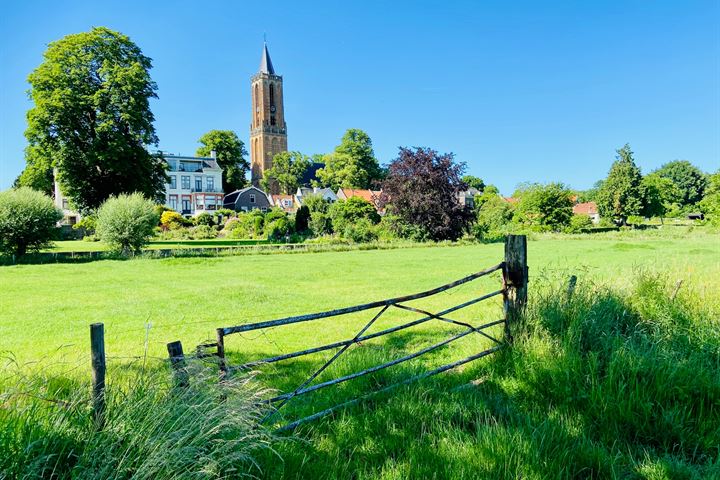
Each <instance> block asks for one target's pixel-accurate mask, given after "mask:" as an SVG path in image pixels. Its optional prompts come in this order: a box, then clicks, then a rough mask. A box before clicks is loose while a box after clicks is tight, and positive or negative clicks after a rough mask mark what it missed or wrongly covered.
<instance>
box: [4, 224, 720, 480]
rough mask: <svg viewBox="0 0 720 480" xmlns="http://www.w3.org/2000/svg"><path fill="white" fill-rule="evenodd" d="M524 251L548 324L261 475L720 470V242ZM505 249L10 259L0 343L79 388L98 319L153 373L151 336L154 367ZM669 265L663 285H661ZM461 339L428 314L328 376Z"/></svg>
mask: <svg viewBox="0 0 720 480" xmlns="http://www.w3.org/2000/svg"><path fill="white" fill-rule="evenodd" d="M528 256H529V264H530V279H531V281H530V286H529V293H530V298H531V302H532V304H533V306H532V308H531V310H530V317H531V318H530V324H531V325H533V328H534V329H537V332H536V333H534V334H532V335H531V336H530V337H529V340H527V341H525V340H520V341H519V342H518V345H517V347H516V348H514V349H513V350H512V351H507V352H505V353H502V354H500V355H497V356H495V357H490V358H487V359H482V360H478V361H476V362H474V363H472V364H469V365H467V366H466V367H463V368H460V369H458V370H457V371H453V372H448V373H445V374H442V375H440V376H438V377H435V378H434V379H430V380H426V381H423V382H421V383H420V384H418V385H415V386H413V387H402V388H401V389H400V390H399V391H397V392H395V393H394V394H387V395H384V396H382V397H380V398H378V399H375V400H372V401H370V402H367V403H365V404H363V405H361V406H359V407H354V408H351V409H349V410H347V411H345V412H341V413H339V414H337V415H336V416H335V417H333V418H329V419H325V420H321V421H318V422H315V423H313V424H309V425H307V426H303V427H301V428H300V429H299V430H298V431H297V432H296V435H295V436H291V437H288V438H287V439H280V440H276V441H273V442H272V445H273V448H274V449H275V451H276V452H277V455H276V454H274V453H269V452H267V451H260V452H259V453H257V455H258V462H259V468H260V469H259V470H254V473H255V474H257V475H260V476H262V477H265V478H348V477H354V478H398V479H400V478H433V477H434V478H519V477H522V478H538V479H539V478H648V479H661V478H712V475H715V474H718V473H720V463H718V447H717V445H718V444H720V441H716V440H720V422H718V420H720V403H719V402H720V400H719V399H720V382H719V381H718V379H717V378H715V377H714V375H716V374H717V372H720V341H719V339H718V334H717V330H718V328H717V325H716V324H715V326H712V324H711V323H709V322H712V321H714V322H717V316H716V315H717V312H718V311H720V305H718V303H717V292H718V291H720V240H719V238H718V236H717V234H712V233H708V232H704V231H702V230H698V229H696V230H694V231H692V232H690V231H688V230H686V229H674V230H672V231H670V232H668V231H647V232H613V233H608V234H602V235H595V236H592V237H588V236H582V235H579V236H551V235H549V236H543V237H540V238H538V239H537V240H533V241H530V242H529V244H528ZM501 260H502V245H500V244H491V245H468V246H452V247H450V246H445V247H440V246H438V247H429V248H428V247H424V248H402V249H395V250H369V251H348V252H327V253H308V254H276V255H246V256H237V257H215V258H213V257H196V258H166V259H149V258H139V259H134V260H127V261H120V260H103V261H96V262H88V263H78V264H74V263H64V264H63V263H60V264H44V265H17V266H9V267H2V268H0V285H2V290H1V291H0V293H1V296H0V325H2V336H0V350H3V351H9V352H12V355H14V357H15V358H16V359H17V361H18V362H19V363H20V364H27V365H28V366H27V368H28V369H32V368H33V365H34V362H37V361H39V362H41V363H42V364H49V365H53V368H57V369H58V371H59V372H62V373H63V375H66V376H71V377H74V378H81V379H86V378H87V377H88V376H89V360H88V356H89V345H88V336H89V334H88V325H89V324H90V323H93V322H104V323H105V326H106V333H105V336H106V351H107V355H108V356H109V362H110V365H111V367H110V368H111V372H110V375H111V376H112V375H113V374H114V373H113V372H118V371H120V370H119V368H120V366H121V365H125V366H138V365H140V364H141V362H142V360H141V359H136V358H133V357H142V356H143V355H144V351H145V340H146V334H147V335H148V336H147V340H148V343H147V349H148V355H149V356H150V357H152V358H151V359H150V360H149V364H150V365H160V364H161V363H160V360H159V359H161V358H165V357H166V355H167V354H166V350H165V345H166V343H167V342H170V341H174V340H181V341H182V342H183V345H184V346H185V349H186V351H188V350H192V348H193V347H194V346H195V345H197V344H198V343H200V342H202V341H205V340H207V339H211V338H213V337H214V331H215V328H216V327H221V326H230V325H236V324H241V323H246V322H251V321H258V320H267V319H272V318H276V317H281V316H286V315H295V314H302V313H309V312H314V311H319V310H325V309H331V308H337V307H342V306H347V305H352V304H356V303H363V302H368V301H372V300H379V299H382V298H387V297H392V296H396V295H403V294H408V293H414V292H418V291H421V290H425V289H428V288H432V287H435V286H438V285H441V284H444V283H447V282H449V281H452V280H455V279H457V278H459V277H462V276H465V275H467V274H470V273H473V272H475V271H478V270H480V269H482V268H485V267H488V266H490V265H493V264H496V263H498V262H499V261H501ZM658 273H659V274H660V276H661V277H662V278H661V280H660V281H656V280H651V279H652V278H654V277H653V276H652V275H654V274H658ZM571 274H575V275H577V276H578V277H579V286H578V294H577V300H576V301H574V302H575V303H572V304H558V302H557V301H556V299H557V298H560V297H561V295H560V297H558V295H556V294H553V292H557V291H562V288H563V284H564V282H565V281H566V280H567V278H568V277H569V275H571ZM648 274H650V276H647V275H648ZM638 278H641V279H642V278H645V279H646V280H643V281H640V282H638ZM648 279H650V280H648ZM678 279H682V280H683V282H684V283H683V287H682V289H681V293H680V296H679V297H678V300H677V302H676V303H673V302H671V301H670V300H668V299H667V298H668V295H669V291H670V290H671V287H672V285H673V284H674V283H675V281H676V280H678ZM499 285H500V279H499V274H494V275H492V276H490V277H485V278H483V279H480V280H478V281H476V282H471V283H469V284H465V285H463V286H461V287H459V288H457V289H454V290H451V291H449V292H446V293H443V294H440V295H437V296H435V297H431V298H428V299H424V300H420V301H417V302H414V303H413V305H414V306H416V307H419V308H423V309H427V310H431V311H436V310H440V309H442V308H445V307H448V306H451V305H454V304H457V303H460V302H462V301H464V300H468V299H470V298H472V297H473V296H477V295H478V294H479V293H482V292H488V291H491V290H494V289H497V288H499ZM608 288H609V289H610V290H608ZM617 292H628V293H627V294H624V293H617ZM685 309H686V310H687V311H686V310H685ZM371 313H372V312H365V313H362V314H354V315H350V316H346V317H337V318H330V319H326V320H320V321H317V322H308V323H303V324H298V325H293V326H286V327H277V328H274V329H270V330H267V331H265V332H264V333H260V332H249V333H247V334H244V335H242V336H241V335H234V336H231V337H228V339H227V340H226V349H227V351H228V355H229V359H230V361H231V362H232V363H237V362H240V361H244V360H247V359H255V358H261V357H264V356H266V355H270V354H279V353H286V352H290V351H293V350H297V349H301V348H307V347H312V346H316V345H320V344H322V343H327V342H330V341H336V340H342V339H346V338H351V337H352V336H353V335H354V334H355V333H356V332H357V330H358V329H359V328H360V327H361V326H363V325H364V324H365V322H367V320H369V318H370V317H371ZM501 314H502V311H501V305H500V302H499V300H498V299H497V298H495V299H493V300H490V301H488V302H483V303H482V304H480V305H477V306H473V307H471V308H469V309H467V310H463V311H461V312H457V313H456V314H453V317H452V318H454V319H456V320H462V321H469V322H471V323H476V324H477V323H480V322H483V321H486V320H487V321H489V320H494V319H497V318H499V317H500V316H501ZM626 316H629V317H631V318H632V321H630V320H624V319H625V318H626ZM411 318H416V315H414V314H410V313H409V312H400V311H394V312H388V314H386V316H384V317H383V318H382V320H381V321H379V322H378V323H377V324H376V325H375V326H373V328H372V330H370V332H372V331H376V330H379V329H382V328H385V327H388V326H391V325H395V324H397V323H398V322H402V321H405V320H409V319H411ZM713 318H714V319H715V320H712V319H713ZM613 322H616V323H617V322H620V323H622V322H631V323H632V322H637V325H639V327H638V328H639V329H638V330H637V332H636V333H632V332H633V330H622V331H621V330H613V329H614V328H616V327H615V323H613ZM663 322H665V323H663ZM683 322H685V323H683ZM147 324H150V325H151V326H150V328H149V330H148V329H147V328H146V325H147ZM691 324H692V325H694V326H692V327H691V326H690V325H691ZM599 325H606V326H607V329H606V330H598V329H599V328H600V327H599ZM632 325H635V323H632ZM644 325H647V326H644ZM651 325H652V326H653V327H652V328H650V327H649V326H651ZM633 328H635V327H633ZM453 331H455V332H456V331H457V329H454V328H453V327H449V326H446V325H444V324H438V323H433V322H429V323H426V324H424V325H423V326H421V327H418V328H415V329H410V330H404V331H403V332H399V333H397V334H395V335H392V336H389V337H382V338H381V339H377V340H372V341H369V342H364V343H363V344H362V345H361V346H359V347H353V348H352V349H351V350H350V351H349V352H348V355H346V356H344V357H342V358H341V359H340V360H338V362H337V363H336V364H335V365H333V366H332V367H331V368H330V369H328V370H327V371H326V372H324V373H323V374H322V375H321V376H320V377H319V378H318V381H322V380H327V379H329V378H333V377H336V376H338V375H342V374H346V373H350V372H352V371H356V370H358V369H359V368H362V367H365V366H370V365H373V364H376V363H378V362H381V361H386V360H388V359H391V358H396V357H398V356H400V355H402V354H405V353H410V352H413V351H416V350H418V349H420V348H422V347H424V346H427V345H428V344H430V343H434V342H437V341H438V340H439V339H441V338H445V337H447V336H448V335H449V334H450V332H453ZM713 332H714V333H713ZM494 333H495V334H496V335H500V332H499V331H497V330H495V332H494ZM588 342H589V343H588ZM593 342H594V343H593ZM586 344H587V345H588V346H587V347H585V346H584V345H586ZM488 345H489V341H487V340H483V339H482V338H480V337H478V336H476V335H470V336H467V337H465V338H463V339H462V340H460V341H458V342H456V343H453V344H452V345H451V346H448V347H447V348H443V349H439V350H436V351H434V352H432V353H431V354H429V355H428V356H423V357H421V358H420V359H417V360H413V361H411V362H408V363H406V364H403V365H401V366H398V367H393V368H391V369H388V370H385V371H383V372H379V373H378V374H374V375H372V376H369V377H364V378H363V379H359V380H353V381H351V382H346V383H344V384H342V385H340V386H338V387H331V388H328V389H325V390H321V391H319V392H316V393H314V394H311V395H308V396H305V397H300V398H297V399H295V400H293V402H291V403H290V404H288V406H287V407H286V408H285V409H283V412H282V415H279V416H278V417H276V420H277V421H278V424H280V423H282V422H283V421H289V420H292V419H295V418H298V417H301V416H304V415H307V414H310V413H312V412H315V411H318V410H320V409H322V408H325V407H327V406H330V405H332V404H334V403H337V402H340V401H343V400H345V399H350V398H353V397H355V396H357V395H358V394H360V393H362V392H364V391H367V390H372V389H377V388H379V387H381V386H383V385H387V384H388V383H391V382H393V381H396V380H400V379H402V378H406V377H407V376H408V375H411V374H412V373H417V372H420V371H423V370H424V369H426V368H428V367H430V366H433V365H439V364H444V363H448V362H450V361H453V360H455V359H459V358H463V357H465V356H467V355H470V354H472V353H475V352H477V351H479V350H481V349H483V348H485V347H487V346H488ZM332 353H333V352H332V351H330V352H323V353H321V354H318V355H316V356H313V357H303V358H302V359H300V360H297V361H290V362H287V364H273V365H271V366H266V367H263V368H262V369H261V370H260V374H259V376H258V377H257V380H258V381H259V382H260V383H261V384H262V385H264V386H266V387H270V388H274V389H279V390H282V391H284V390H288V389H292V388H293V387H295V386H297V385H298V384H299V383H300V382H301V381H302V380H303V379H304V378H305V376H306V375H307V374H308V373H309V372H311V371H312V370H313V369H314V368H317V367H318V366H319V365H321V364H322V362H323V361H324V360H325V359H327V358H329V357H330V356H331V355H332ZM641 353H642V355H644V356H642V355H641ZM156 358H157V360H156ZM668 379H670V380H672V381H673V382H674V383H671V385H674V388H673V389H671V390H674V392H675V393H674V394H673V393H668V394H667V395H670V396H667V395H666V394H665V393H663V392H665V391H666V390H668V385H667V384H665V383H663V382H665V381H668V382H669V381H670V380H668ZM653 405H655V407H653ZM658 409H660V410H658ZM278 455H279V456H278ZM210 478H211V477H210Z"/></svg>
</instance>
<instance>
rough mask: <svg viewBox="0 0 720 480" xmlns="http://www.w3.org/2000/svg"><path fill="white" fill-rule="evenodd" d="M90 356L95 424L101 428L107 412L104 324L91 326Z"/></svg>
mask: <svg viewBox="0 0 720 480" xmlns="http://www.w3.org/2000/svg"><path fill="white" fill-rule="evenodd" d="M90 355H91V365H92V390H93V417H94V419H95V423H96V424H97V425H98V426H101V425H102V417H103V413H104V412H105V326H104V325H103V324H102V323H93V324H92V325H90Z"/></svg>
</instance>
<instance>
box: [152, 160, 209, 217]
mask: <svg viewBox="0 0 720 480" xmlns="http://www.w3.org/2000/svg"><path fill="white" fill-rule="evenodd" d="M163 158H164V160H165V162H166V163H167V164H168V171H167V174H168V178H169V179H170V181H169V183H166V184H165V206H166V207H168V208H171V209H173V210H175V211H176V212H179V213H180V214H182V215H186V216H190V215H198V214H200V213H203V212H206V211H210V212H212V211H214V210H218V209H219V208H221V206H222V204H223V189H222V168H220V166H219V165H218V163H217V159H216V158H215V152H214V151H213V152H211V153H210V156H209V157H185V156H181V155H171V154H163Z"/></svg>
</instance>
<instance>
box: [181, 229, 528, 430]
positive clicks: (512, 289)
mask: <svg viewBox="0 0 720 480" xmlns="http://www.w3.org/2000/svg"><path fill="white" fill-rule="evenodd" d="M498 270H502V277H503V281H502V288H501V289H499V290H496V291H493V292H490V293H487V294H485V295H481V296H479V297H476V298H473V299H471V300H468V301H466V302H463V303H461V304H458V305H455V306H452V307H450V308H447V309H445V310H442V311H440V312H438V313H431V312H428V311H426V310H422V309H419V308H415V307H411V306H408V305H405V303H407V302H410V301H413V300H418V299H421V298H426V297H430V296H433V295H436V294H438V293H441V292H444V291H447V290H450V289H452V288H455V287H458V286H460V285H463V284H465V283H468V282H471V281H473V280H476V279H478V278H480V277H483V276H486V275H489V274H491V273H493V272H496V271H498ZM527 281H528V274H527V243H526V238H525V236H524V235H509V236H508V238H507V239H506V242H505V260H504V261H503V262H501V263H499V264H497V265H495V266H492V267H490V268H487V269H485V270H482V271H479V272H477V273H474V274H472V275H468V276H467V277H464V278H461V279H459V280H456V281H454V282H451V283H448V284H445V285H442V286H440V287H437V288H433V289H431V290H426V291H424V292H420V293H416V294H413V295H405V296H401V297H395V298H389V299H386V300H380V301H376V302H370V303H365V304H361V305H355V306H352V307H345V308H340V309H335V310H328V311H324V312H318V313H313V314H307V315H297V316H293V317H285V318H280V319H276V320H270V321H264V322H257V323H249V324H243V325H236V326H231V327H222V328H218V329H217V330H216V334H217V342H216V343H206V344H203V345H200V346H198V356H217V357H218V358H219V366H220V376H221V379H223V378H225V376H226V375H228V374H229V373H231V372H233V371H237V370H246V369H249V368H250V367H253V366H257V365H261V364H265V363H273V362H278V361H282V360H288V359H291V358H296V357H300V356H303V355H309V354H313V353H317V352H322V351H325V350H330V349H334V348H339V350H338V351H337V352H336V353H335V354H334V355H333V356H332V357H331V358H330V359H329V360H328V361H326V362H325V363H324V364H323V365H322V366H321V367H320V368H318V369H317V370H316V371H315V372H314V373H313V374H312V375H310V377H309V378H308V379H307V380H305V381H304V382H303V383H302V384H300V385H299V386H298V387H297V388H295V390H293V391H292V392H287V393H283V394H281V395H277V396H275V397H273V398H270V399H267V400H265V403H268V404H277V405H275V408H274V410H273V411H272V412H271V413H269V414H268V415H267V416H266V418H265V419H267V418H270V417H271V416H272V415H274V414H275V413H276V412H277V411H278V410H279V409H280V408H282V407H283V405H285V404H286V403H287V402H289V401H290V400H291V399H293V398H295V397H297V396H300V395H304V394H307V393H310V392H314V391H316V390H319V389H321V388H325V387H329V386H331V385H336V384H338V383H341V382H345V381H348V380H352V379H355V378H358V377H361V376H364V375H369V374H371V373H374V372H377V371H379V370H383V369H385V368H388V367H391V366H394V365H397V364H399V363H403V362H406V361H408V360H412V359H414V358H417V357H419V356H421V355H424V354H426V353H429V352H431V351H433V350H436V349H438V348H441V347H443V346H445V345H448V344H450V343H452V342H455V341H457V340H459V339H461V338H463V337H465V336H467V335H469V334H471V333H478V334H479V335H482V336H484V337H486V338H488V339H490V340H492V341H493V342H494V343H495V346H493V347H491V348H488V349H486V350H483V351H481V352H479V353H476V354H474V355H471V356H469V357H467V358H464V359H461V360H457V361H455V362H452V363H449V364H447V365H443V366H441V367H438V368H436V369H434V370H430V371H428V372H425V373H423V374H421V375H417V376H415V377H412V378H409V379H406V380H404V381H402V382H399V383H396V384H393V385H390V386H387V387H384V388H383V389H381V390H378V391H375V392H371V393H370V394H366V395H364V396H362V397H359V398H357V399H354V400H350V401H349V402H345V403H342V404H339V405H336V406H334V407H331V408H329V409H326V410H323V411H322V412H317V413H315V414H313V415H310V416H309V417H305V418H303V419H300V420H297V421H295V422H292V423H291V424H288V425H286V426H285V427H283V429H287V428H294V427H295V426H297V425H299V424H300V423H304V422H306V421H310V420H314V419H316V418H319V417H320V416H323V415H326V414H328V413H331V412H333V411H335V410H337V409H339V408H343V407H345V406H348V405H351V404H354V403H357V402H358V401H360V400H361V399H362V398H365V397H366V396H369V395H374V394H377V393H380V392H383V391H387V390H389V389H391V388H394V387H396V386H399V385H404V384H406V383H409V382H412V381H415V380H419V379H422V378H426V377H428V376H431V375H435V374H437V373H441V372H444V371H447V370H450V369H452V368H455V367H458V366H460V365H463V364H465V363H468V362H471V361H473V360H476V359H478V358H481V357H484V356H486V355H489V354H491V353H494V352H496V351H498V350H499V349H500V348H502V347H503V346H504V345H505V344H506V343H509V342H512V335H511V332H512V324H513V323H516V322H519V321H520V319H521V316H522V310H523V309H524V306H525V303H526V300H527ZM501 294H502V295H503V306H504V308H503V310H504V318H502V319H499V320H494V321H491V322H487V323H484V324H482V325H480V326H477V327H475V326H473V325H471V324H469V323H466V322H460V321H457V320H453V319H451V318H448V317H447V315H448V314H450V313H452V312H455V311H457V310H460V309H462V308H466V307H469V306H471V305H474V304H476V303H478V302H481V301H483V300H486V299H489V298H492V297H494V296H496V295H501ZM391 307H394V308H398V309H401V310H406V311H411V312H415V313H418V314H421V315H423V317H422V318H419V319H417V320H414V321H411V322H408V323H404V324H401V325H397V326H394V327H391V328H387V329H384V330H381V331H378V332H375V333H371V334H365V332H366V331H367V330H368V329H369V328H370V327H371V326H372V325H373V324H374V323H375V322H376V321H377V320H378V319H379V318H380V317H381V316H382V315H383V314H384V313H385V312H386V311H388V310H389V309H390V308H391ZM375 308H380V311H379V312H377V313H376V314H375V315H374V316H373V318H372V319H371V320H370V321H368V322H367V324H365V325H364V326H363V328H362V329H360V331H359V332H358V333H357V334H356V335H355V336H354V337H353V338H351V339H348V340H343V341H339V342H334V343H329V344H326V345H322V346H318V347H314V348H308V349H305V350H299V351H296V352H292V353H287V354H283V355H277V356H273V357H268V358H263V359H260V360H253V361H250V362H246V363H244V364H242V365H236V366H228V365H227V360H226V358H225V337H226V336H227V335H232V334H235V333H241V332H248V331H252V330H259V329H265V328H273V327H279V326H283V325H291V324H294V323H300V322H307V321H312V320H320V319H324V318H330V317H335V316H339V315H346V314H350V313H356V312H362V311H365V310H371V309H375ZM430 320H438V321H441V322H445V323H449V324H452V325H457V326H462V327H465V330H463V331H462V332H460V333H458V334H455V335H453V336H452V337H450V338H447V339H445V340H443V341H441V342H438V343H435V344H433V345H430V346H428V347H425V348H423V349H421V350H418V351H416V352H414V353H410V354H408V355H405V356H403V357H400V358H397V359H395V360H392V361H389V362H386V363H383V364H380V365H376V366H373V367H370V368H367V369H365V370H362V371H359V372H355V373H352V374H349V375H345V376H342V377H338V378H335V379H332V380H328V381H325V382H322V383H318V384H315V385H312V386H309V385H310V383H311V382H312V381H313V380H315V379H316V378H317V377H318V376H319V375H320V374H321V373H322V372H323V371H325V370H326V369H327V368H328V367H329V366H330V365H331V364H332V363H333V362H335V360H337V358H338V357H340V355H342V354H343V353H344V352H346V351H347V350H348V348H349V347H350V346H351V345H353V344H357V343H359V342H362V341H364V340H369V339H372V338H377V337H380V336H383V335H387V334H390V333H393V332H397V331H399V330H402V329H405V328H410V327H413V326H416V325H420V324H422V323H425V322H427V321H430ZM499 324H505V329H504V337H505V342H503V341H501V340H499V339H497V338H494V337H493V336H491V335H489V334H487V333H485V332H484V331H483V330H485V329H488V328H490V327H492V326H495V325H499ZM169 346H170V345H169ZM207 348H216V349H217V351H216V353H206V352H205V349H207ZM168 351H170V348H169V349H168ZM171 356H172V355H171Z"/></svg>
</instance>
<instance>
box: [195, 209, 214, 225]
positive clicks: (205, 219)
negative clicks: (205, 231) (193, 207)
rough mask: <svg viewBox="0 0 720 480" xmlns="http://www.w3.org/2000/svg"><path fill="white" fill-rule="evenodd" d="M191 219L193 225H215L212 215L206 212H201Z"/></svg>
mask: <svg viewBox="0 0 720 480" xmlns="http://www.w3.org/2000/svg"><path fill="white" fill-rule="evenodd" d="M192 221H193V223H194V224H195V225H207V226H208V227H212V226H213V225H215V222H214V221H213V216H212V215H210V214H209V213H207V212H203V213H201V214H199V215H197V216H195V218H193V219H192Z"/></svg>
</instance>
